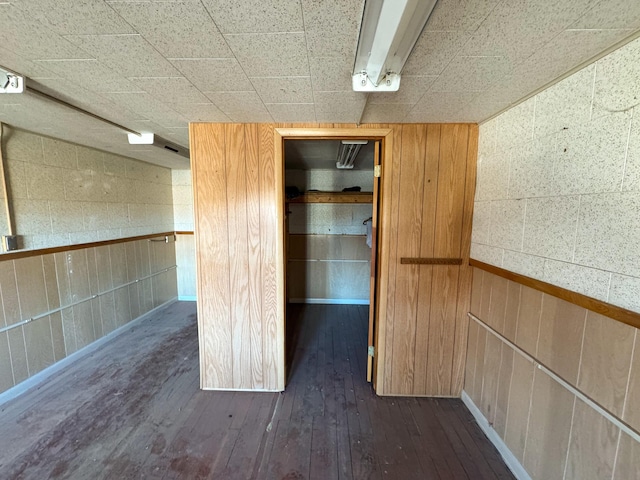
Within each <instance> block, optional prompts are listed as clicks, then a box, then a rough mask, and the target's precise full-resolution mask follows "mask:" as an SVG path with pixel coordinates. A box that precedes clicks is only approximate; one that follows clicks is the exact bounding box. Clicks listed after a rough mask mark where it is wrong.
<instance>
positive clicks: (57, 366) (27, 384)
mask: <svg viewBox="0 0 640 480" xmlns="http://www.w3.org/2000/svg"><path fill="white" fill-rule="evenodd" d="M176 301H177V299H176V298H174V299H172V300H169V301H168V302H165V303H163V304H162V305H158V306H157V307H156V308H154V309H153V310H149V311H148V312H147V313H145V314H143V315H140V316H139V317H138V318H134V319H133V320H131V321H130V322H129V323H126V324H124V325H122V326H121V327H118V328H116V329H115V330H114V331H113V332H109V333H108V334H106V335H105V336H104V337H100V338H99V339H97V340H96V341H95V342H92V343H90V344H89V345H87V346H85V347H82V348H81V349H80V350H78V351H76V352H73V353H72V354H71V355H67V356H66V357H64V358H63V359H61V360H58V361H57V362H56V363H54V364H52V365H49V366H48V367H47V368H45V369H44V370H41V371H39V372H38V373H36V374H34V375H32V376H30V377H29V378H27V379H26V380H24V381H22V382H20V383H18V384H17V385H15V386H13V387H11V388H10V389H9V390H6V391H4V392H2V393H0V405H2V404H4V403H7V402H8V401H10V400H13V399H14V398H16V397H19V396H20V395H22V394H23V393H25V392H27V391H28V390H31V389H32V388H34V387H37V386H38V385H40V384H41V383H42V382H44V381H45V380H47V379H48V378H49V377H51V376H53V375H55V374H56V373H58V372H59V371H60V370H62V369H63V368H65V367H67V366H69V365H71V364H72V363H73V362H75V361H77V360H79V359H80V358H82V357H85V356H86V355H88V354H90V353H92V352H94V351H96V350H97V349H98V348H99V347H101V346H102V345H104V344H105V343H107V342H108V341H110V340H112V339H114V338H115V337H117V336H119V335H122V334H123V333H125V332H126V331H127V330H129V329H130V328H131V327H134V326H135V325H137V324H138V323H140V322H141V321H142V320H144V319H145V318H147V317H149V316H150V315H153V314H154V313H155V312H157V311H158V310H160V309H162V308H164V307H166V306H168V305H170V304H172V303H174V302H176Z"/></svg>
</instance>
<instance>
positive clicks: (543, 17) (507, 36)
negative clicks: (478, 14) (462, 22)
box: [460, 0, 598, 63]
mask: <svg viewBox="0 0 640 480" xmlns="http://www.w3.org/2000/svg"><path fill="white" fill-rule="evenodd" d="M597 2H598V0H571V1H566V2H531V1H529V0H509V1H504V2H502V3H500V4H499V5H498V6H497V7H496V8H495V9H494V10H493V11H492V12H491V15H489V17H488V18H487V19H486V20H485V21H484V22H483V23H482V25H480V27H479V28H478V30H477V31H476V33H475V34H474V35H473V37H472V39H471V40H470V41H469V42H468V43H467V44H466V45H465V47H464V49H463V50H462V52H461V53H460V54H461V55H469V56H483V55H486V56H505V57H507V58H508V59H509V60H511V61H512V62H514V63H517V62H518V61H523V60H524V59H526V58H527V57H528V56H530V55H531V54H533V53H534V52H535V51H536V50H538V49H539V48H540V47H541V46H542V45H544V44H545V43H547V42H549V41H550V40H551V39H553V37H555V36H556V35H557V34H559V33H560V32H562V31H563V30H564V29H566V28H567V27H568V26H569V25H571V24H572V23H573V22H575V21H576V20H577V19H578V18H579V17H580V16H581V15H582V13H583V12H585V11H586V10H588V9H589V8H590V7H592V6H593V5H595V4H596V3H597Z"/></svg>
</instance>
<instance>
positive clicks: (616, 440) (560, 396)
mask: <svg viewBox="0 0 640 480" xmlns="http://www.w3.org/2000/svg"><path fill="white" fill-rule="evenodd" d="M470 311H471V312H472V313H473V315H474V316H476V317H477V318H478V321H477V322H476V321H472V322H471V324H470V327H469V342H468V351H467V366H466V378H465V386H464V390H465V392H466V393H467V394H468V395H469V397H470V398H471V400H472V401H473V402H474V403H475V405H476V406H477V407H478V409H479V410H480V411H481V413H482V414H483V415H484V417H485V418H486V419H487V420H488V422H489V424H490V425H491V426H492V428H493V429H494V430H495V432H496V433H497V434H498V436H499V437H500V438H501V439H502V440H503V441H504V443H505V444H506V446H507V447H508V448H509V449H510V450H511V452H512V453H513V455H514V456H515V457H516V458H517V459H518V461H519V462H520V463H521V464H522V465H523V467H524V468H525V469H526V471H527V472H528V473H529V474H530V475H531V478H558V479H562V478H564V479H575V478H580V479H587V478H613V479H615V480H622V479H630V478H640V477H639V475H640V463H639V462H638V453H637V452H640V442H639V441H638V438H639V436H638V434H639V433H640V413H639V412H640V387H639V386H640V362H638V352H639V351H640V350H638V349H639V348H640V335H638V330H637V328H634V327H632V326H630V325H626V324H624V323H621V322H618V321H616V320H614V319H612V318H609V317H606V316H604V315H600V314H598V313H595V312H593V311H590V310H587V309H586V308H584V307H582V306H579V305H575V304H574V303H570V302H568V301H566V300H562V299H560V298H557V297H554V296H553V295H551V294H549V293H544V292H542V291H540V290H537V289H534V288H532V287H530V286H527V285H524V284H520V283H518V282H517V281H513V280H509V279H506V278H503V277H500V276H497V275H494V274H493V273H490V272H487V271H483V270H480V269H477V268H476V269H474V272H473V290H472V296H471V306H470ZM493 332H495V333H497V335H495V334H494V333H493ZM513 345H515V347H517V349H516V348H514V346H513ZM518 350H521V351H524V352H525V353H526V354H527V356H525V355H522V354H521V353H520V352H519V351H518ZM537 364H542V365H544V366H545V367H546V368H547V369H549V370H551V371H552V372H554V373H555V374H556V375H557V376H559V377H560V378H562V379H563V380H564V382H566V383H567V384H569V385H571V386H572V387H574V388H575V389H576V390H577V391H578V392H580V394H581V395H582V398H581V397H580V396H578V395H576V394H575V393H574V392H573V391H571V390H570V389H568V388H565V386H563V384H562V383H560V382H558V381H557V380H556V379H555V378H553V377H552V376H550V375H549V374H547V373H546V371H545V370H544V369H539V368H537ZM584 398H589V399H591V400H592V401H593V402H595V403H596V404H597V405H599V407H600V409H599V410H596V409H595V408H592V406H591V405H589V403H587V402H585V401H584V400H583V399H584ZM605 413H606V414H608V415H605ZM616 421H617V422H619V423H622V424H624V425H626V426H627V427H628V429H627V432H625V431H623V430H622V429H621V428H619V425H616ZM629 429H630V430H631V431H632V432H635V435H634V436H631V435H630V434H628V433H629ZM634 455H635V457H634Z"/></svg>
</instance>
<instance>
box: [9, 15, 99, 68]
mask: <svg viewBox="0 0 640 480" xmlns="http://www.w3.org/2000/svg"><path fill="white" fill-rule="evenodd" d="M0 45H2V47H3V48H5V49H7V50H9V51H11V52H15V53H18V54H20V55H21V56H22V57H24V58H26V59H27V60H36V59H53V58H60V59H63V58H87V54H86V53H85V52H83V51H82V50H80V49H79V48H77V47H76V46H74V45H72V44H71V43H69V41H67V40H65V39H64V38H63V37H61V36H60V35H58V34H57V33H55V32H54V31H52V30H50V29H48V28H47V27H45V26H44V25H42V24H41V23H39V22H37V21H34V20H33V19H32V18H31V17H29V16H28V15H27V14H26V13H25V12H23V11H22V10H19V9H18V8H17V7H15V6H14V5H12V4H8V3H0Z"/></svg>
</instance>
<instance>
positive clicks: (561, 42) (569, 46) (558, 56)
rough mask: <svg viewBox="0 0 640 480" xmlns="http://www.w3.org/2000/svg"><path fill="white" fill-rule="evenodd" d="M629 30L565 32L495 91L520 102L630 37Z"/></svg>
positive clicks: (512, 73) (518, 67)
mask: <svg viewBox="0 0 640 480" xmlns="http://www.w3.org/2000/svg"><path fill="white" fill-rule="evenodd" d="M629 33H630V31H629V30H566V31H564V32H562V33H561V34H560V35H558V36H557V37H555V38H554V40H553V42H550V43H548V44H547V45H545V46H544V48H541V49H540V50H538V51H537V52H536V53H535V54H534V55H532V56H531V57H529V58H528V59H527V60H526V61H525V62H523V63H522V64H520V65H518V66H517V67H516V68H515V69H514V71H512V72H511V73H510V74H509V75H506V76H505V78H504V79H503V81H502V82H499V83H497V84H496V85H495V86H494V87H495V88H500V89H502V90H503V92H504V94H505V96H510V97H512V98H516V99H521V98H523V97H525V96H527V95H529V94H530V93H531V92H533V91H535V90H536V89H538V88H540V87H542V86H544V85H546V84H549V83H551V82H554V81H555V80H557V79H558V78H559V77H560V76H562V75H563V74H564V73H566V72H568V71H569V70H571V69H572V68H575V67H577V66H579V65H581V64H583V63H584V62H586V61H588V60H590V59H591V58H592V57H593V55H594V52H601V51H602V50H604V49H606V48H607V47H609V46H611V45H613V44H615V43H617V42H618V41H620V40H621V39H623V38H625V37H627V36H628V35H629Z"/></svg>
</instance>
